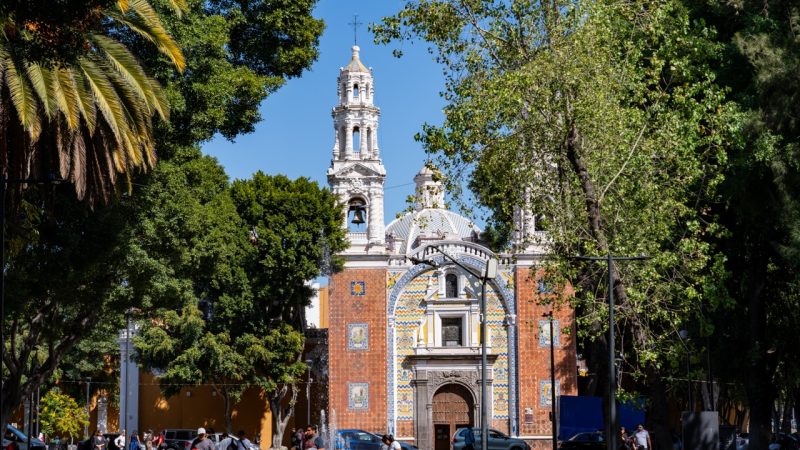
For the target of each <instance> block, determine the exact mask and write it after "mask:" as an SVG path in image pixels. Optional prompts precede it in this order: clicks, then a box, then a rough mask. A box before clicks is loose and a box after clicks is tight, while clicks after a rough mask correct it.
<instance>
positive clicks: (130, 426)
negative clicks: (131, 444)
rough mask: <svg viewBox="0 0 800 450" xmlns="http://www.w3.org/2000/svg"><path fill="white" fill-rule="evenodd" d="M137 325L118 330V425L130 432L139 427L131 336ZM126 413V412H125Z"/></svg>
mask: <svg viewBox="0 0 800 450" xmlns="http://www.w3.org/2000/svg"><path fill="white" fill-rule="evenodd" d="M137 330H138V327H137V326H136V325H135V324H133V323H132V324H131V326H130V328H128V329H124V330H120V332H119V339H118V340H117V343H118V344H119V354H120V371H119V376H120V380H119V381H120V383H119V399H120V400H119V427H120V429H122V428H125V430H126V432H127V433H128V434H130V433H131V432H132V431H133V430H138V429H139V367H138V366H137V365H136V362H135V361H133V358H132V355H133V352H134V350H133V336H134V335H135V334H136V332H137ZM126 413H127V414H126Z"/></svg>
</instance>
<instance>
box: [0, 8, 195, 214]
mask: <svg viewBox="0 0 800 450" xmlns="http://www.w3.org/2000/svg"><path fill="white" fill-rule="evenodd" d="M98 4H100V5H102V4H101V3H98ZM105 4H106V5H109V4H110V6H98V7H97V8H95V9H94V10H92V14H94V16H95V18H94V20H84V22H85V24H88V25H85V26H84V27H83V28H80V30H79V33H78V42H77V46H76V48H77V50H78V51H77V52H76V55H75V57H70V58H64V59H60V58H56V60H55V61H53V60H49V61H42V60H38V59H35V58H30V57H28V55H27V54H26V52H25V51H24V48H25V44H26V37H30V35H31V34H32V33H36V32H37V30H40V29H43V27H42V28H38V25H39V24H38V23H36V22H32V21H30V20H28V21H26V20H25V19H20V18H19V17H15V15H14V14H13V13H7V14H5V15H4V17H3V16H0V163H2V167H1V170H0V176H3V177H8V178H13V179H25V178H31V177H43V176H46V175H49V174H53V175H58V176H60V177H61V178H62V179H66V180H69V181H70V182H71V183H72V184H73V185H74V186H75V191H76V193H77V195H78V197H79V198H81V199H84V198H85V199H86V200H87V201H88V202H89V204H94V203H96V202H98V201H100V202H107V201H108V199H109V197H110V195H111V193H112V192H113V190H114V186H115V185H116V184H117V181H118V175H124V177H125V179H127V180H128V182H130V175H131V173H132V172H133V171H134V170H147V169H148V168H151V167H152V166H153V165H154V163H155V161H156V155H155V150H154V148H155V147H154V142H153V124H152V117H153V115H155V114H157V115H158V116H159V117H160V118H161V119H162V120H165V119H167V117H168V107H167V101H166V98H165V96H164V93H163V91H162V89H161V86H160V85H159V84H158V82H157V81H156V80H155V79H153V78H151V77H149V76H148V75H147V74H146V73H145V70H144V68H143V67H142V65H141V64H140V63H139V62H138V61H137V59H136V58H135V57H134V56H133V54H132V53H131V52H130V51H129V50H128V49H127V48H126V46H125V45H123V44H122V43H120V42H119V41H118V40H116V39H115V38H114V36H115V35H116V34H118V33H119V31H120V30H122V29H128V30H131V31H133V32H135V33H137V34H138V35H140V36H142V37H144V38H145V39H146V40H148V41H150V42H151V43H153V44H154V45H155V46H156V47H157V48H158V50H159V51H160V52H161V53H162V54H163V55H165V56H166V57H167V58H169V59H170V61H171V62H172V64H173V65H174V66H175V67H176V68H177V69H178V70H180V71H182V70H183V68H184V65H185V63H184V59H183V55H182V53H181V51H180V49H179V48H178V46H177V45H176V44H175V42H174V41H173V39H172V38H171V37H170V35H169V34H168V33H167V32H166V30H165V28H164V26H163V24H162V22H161V20H160V18H159V14H158V13H157V12H156V11H155V10H154V8H153V7H152V5H150V3H149V1H148V0H116V1H114V0H112V1H111V2H109V1H106V2H105ZM171 6H172V7H173V9H174V10H175V12H176V14H178V15H180V14H181V13H182V12H183V11H185V10H186V2H185V0H172V1H171ZM0 13H2V12H0ZM49 30H50V31H52V27H51V28H50V29H49ZM71 32H74V28H72V29H71ZM73 37H74V36H73ZM73 40H74V39H73Z"/></svg>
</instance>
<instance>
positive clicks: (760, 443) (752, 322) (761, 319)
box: [745, 256, 776, 450]
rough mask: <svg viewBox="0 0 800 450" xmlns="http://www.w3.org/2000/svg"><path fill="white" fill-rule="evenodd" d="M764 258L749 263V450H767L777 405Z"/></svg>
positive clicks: (747, 293)
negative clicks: (764, 294)
mask: <svg viewBox="0 0 800 450" xmlns="http://www.w3.org/2000/svg"><path fill="white" fill-rule="evenodd" d="M760 262H761V258H758V257H757V256H756V257H754V258H753V260H752V261H751V262H750V267H751V270H750V277H749V280H748V281H749V285H750V286H749V288H748V289H747V291H746V295H747V297H748V298H747V305H748V315H749V317H748V328H749V329H748V333H749V335H750V349H749V350H750V351H749V352H747V354H748V355H749V367H748V369H747V376H746V380H747V381H746V383H745V391H746V392H747V399H748V402H749V406H750V445H749V447H748V449H749V450H767V448H768V446H769V441H770V437H771V435H772V433H771V428H772V406H773V404H774V403H775V397H776V392H775V387H774V385H773V383H772V371H771V370H770V369H769V368H768V365H769V362H768V361H767V359H768V358H767V355H768V354H767V351H768V347H767V345H766V342H765V339H766V308H765V307H764V304H763V298H762V295H761V294H762V292H763V289H764V284H765V279H764V274H763V273H762V269H761V264H760Z"/></svg>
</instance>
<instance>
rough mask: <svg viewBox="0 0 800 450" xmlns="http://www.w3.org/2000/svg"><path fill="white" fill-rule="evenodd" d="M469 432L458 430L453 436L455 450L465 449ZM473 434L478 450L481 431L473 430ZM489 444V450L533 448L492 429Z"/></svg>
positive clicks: (520, 440)
mask: <svg viewBox="0 0 800 450" xmlns="http://www.w3.org/2000/svg"><path fill="white" fill-rule="evenodd" d="M467 430H468V428H459V429H458V430H456V432H455V434H453V441H452V445H451V448H452V449H453V450H463V449H464V445H465V444H464V438H465V436H466V431H467ZM472 433H473V434H474V435H475V448H478V447H480V442H481V429H480V428H473V429H472ZM488 444H489V448H491V449H497V450H505V449H507V450H530V448H531V447H530V446H529V445H528V443H527V442H525V441H523V440H522V439H517V438H513V437H511V436H508V435H506V434H503V433H501V432H499V431H497V430H492V429H489V436H488Z"/></svg>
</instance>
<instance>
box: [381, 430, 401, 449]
mask: <svg viewBox="0 0 800 450" xmlns="http://www.w3.org/2000/svg"><path fill="white" fill-rule="evenodd" d="M382 441H383V443H384V445H386V449H387V450H400V443H399V442H397V441H395V440H394V436H392V435H391V434H384V435H383V439H382Z"/></svg>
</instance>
